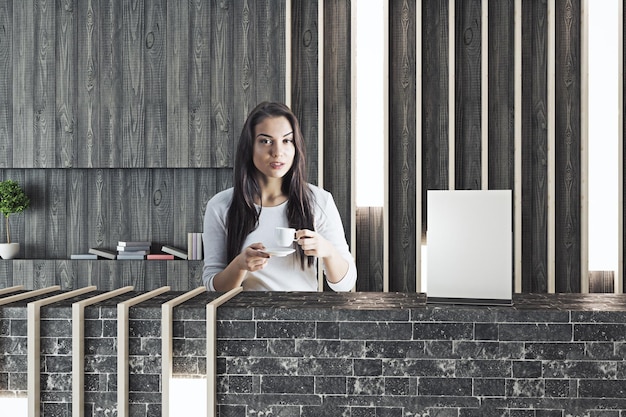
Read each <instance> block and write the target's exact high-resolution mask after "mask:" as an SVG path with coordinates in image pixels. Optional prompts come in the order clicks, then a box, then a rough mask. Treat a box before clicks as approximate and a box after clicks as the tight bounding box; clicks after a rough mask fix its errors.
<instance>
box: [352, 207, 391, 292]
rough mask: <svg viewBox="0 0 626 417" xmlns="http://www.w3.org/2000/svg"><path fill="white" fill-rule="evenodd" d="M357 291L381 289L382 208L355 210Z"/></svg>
mask: <svg viewBox="0 0 626 417" xmlns="http://www.w3.org/2000/svg"><path fill="white" fill-rule="evenodd" d="M356 222H357V239H356V245H357V246H356V253H357V257H356V264H357V271H358V279H357V283H356V289H357V291H374V292H376V291H383V263H384V260H383V231H384V229H383V208H382V207H358V208H357V211H356Z"/></svg>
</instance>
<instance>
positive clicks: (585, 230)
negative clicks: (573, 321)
mask: <svg viewBox="0 0 626 417" xmlns="http://www.w3.org/2000/svg"><path fill="white" fill-rule="evenodd" d="M580 38H581V42H580V68H581V72H580V115H581V117H580V148H579V149H580V179H581V181H580V292H581V293H588V292H590V287H589V70H588V68H589V2H588V1H587V0H580Z"/></svg>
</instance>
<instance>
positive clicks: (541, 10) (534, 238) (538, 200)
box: [522, 1, 548, 293]
mask: <svg viewBox="0 0 626 417" xmlns="http://www.w3.org/2000/svg"><path fill="white" fill-rule="evenodd" d="M546 31H547V7H546V2H545V1H534V2H523V3H522V91H523V92H525V93H523V94H522V119H523V120H522V291H523V292H539V293H543V292H546V291H547V289H548V253H547V247H548V243H547V236H548V229H547V228H548V225H547V222H548V213H547V210H548V203H547V195H548V188H547V187H548V184H547V181H548V180H547V178H548V173H547V169H548V168H547V154H548V151H547V147H548V132H547V120H548V115H547V108H548V105H547V85H548V84H547V78H546V74H547V56H546V53H547V33H546Z"/></svg>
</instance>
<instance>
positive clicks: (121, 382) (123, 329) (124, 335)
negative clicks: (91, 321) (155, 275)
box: [117, 286, 170, 417]
mask: <svg viewBox="0 0 626 417" xmlns="http://www.w3.org/2000/svg"><path fill="white" fill-rule="evenodd" d="M169 290H170V287H167V286H166V287H161V288H157V289H155V290H152V291H150V292H147V293H144V294H141V295H138V296H136V297H133V298H131V299H129V300H126V301H123V302H121V303H119V304H118V305H117V415H118V416H119V417H127V416H128V415H129V404H128V390H129V385H128V379H129V376H128V365H129V364H128V354H129V349H128V338H129V335H128V331H129V323H128V321H129V312H130V311H129V310H130V307H132V306H135V305H137V304H139V303H142V302H144V301H146V300H149V299H151V298H153V297H156V296H157V295H160V294H163V293H164V292H167V291H169Z"/></svg>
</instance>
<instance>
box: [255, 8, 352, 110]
mask: <svg viewBox="0 0 626 417" xmlns="http://www.w3.org/2000/svg"><path fill="white" fill-rule="evenodd" d="M254 3H255V13H254V21H255V23H256V24H255V27H254V30H255V36H254V62H255V63H256V65H255V67H256V68H255V70H256V86H257V88H256V101H257V102H260V101H264V100H269V101H279V102H284V101H285V65H286V50H285V2H284V1H280V2H277V1H275V0H256V1H255V2H254ZM348 20H349V19H348Z"/></svg>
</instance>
